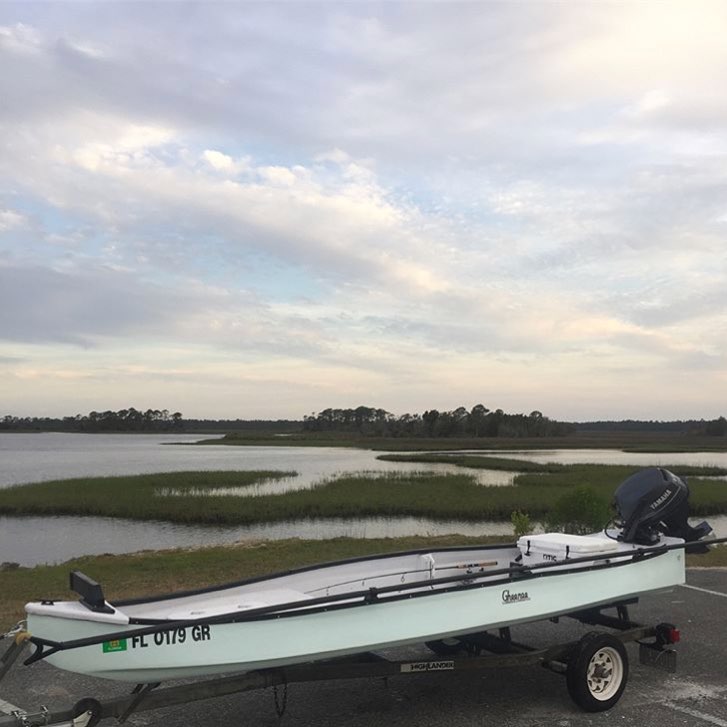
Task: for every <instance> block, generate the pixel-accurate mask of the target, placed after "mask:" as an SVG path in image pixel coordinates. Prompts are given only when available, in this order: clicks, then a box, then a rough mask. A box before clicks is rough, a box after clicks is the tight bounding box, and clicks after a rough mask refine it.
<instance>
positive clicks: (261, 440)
mask: <svg viewBox="0 0 727 727" xmlns="http://www.w3.org/2000/svg"><path fill="white" fill-rule="evenodd" d="M197 445H203V446H208V445H212V446H215V445H216V446H220V445H222V446H225V445H227V446H242V447H244V446H266V447H274V446H279V447H355V448H358V449H372V450H376V451H384V452H426V451H432V450H434V451H447V450H462V449H473V450H482V451H498V450H513V449H517V450H523V449H528V450H531V449H537V450H542V449H623V450H625V451H629V452H724V451H727V437H707V436H700V435H694V434H683V433H662V432H619V431H613V432H580V433H578V434H574V435H570V436H567V437H529V438H527V437H457V438H449V437H431V438H427V437H374V436H366V437H365V436H362V435H360V434H356V433H353V432H292V433H286V434H285V436H275V435H271V434H269V433H265V432H254V431H253V432H232V433H229V434H227V435H225V436H224V437H221V438H220V437H217V438H215V439H204V440H202V441H200V442H196V443H195V445H191V446H197Z"/></svg>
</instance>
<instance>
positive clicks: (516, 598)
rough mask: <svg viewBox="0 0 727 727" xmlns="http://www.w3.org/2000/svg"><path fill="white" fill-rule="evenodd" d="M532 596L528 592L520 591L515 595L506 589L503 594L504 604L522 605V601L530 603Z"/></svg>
mask: <svg viewBox="0 0 727 727" xmlns="http://www.w3.org/2000/svg"><path fill="white" fill-rule="evenodd" d="M529 600H530V596H529V595H528V592H527V591H518V592H517V593H513V592H512V591H511V590H510V589H509V588H506V589H505V590H504V591H503V592H502V602H503V603H520V601H529Z"/></svg>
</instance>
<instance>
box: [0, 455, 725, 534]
mask: <svg viewBox="0 0 727 727" xmlns="http://www.w3.org/2000/svg"><path fill="white" fill-rule="evenodd" d="M458 459H461V458H454V459H453V461H457V460H458ZM472 459H474V460H477V461H478V462H477V466H480V467H487V466H488V464H489V463H488V462H487V458H477V457H474V458H472ZM465 461H467V462H468V466H472V463H470V462H469V459H468V458H465ZM494 464H495V466H500V465H502V466H505V465H506V468H507V469H511V464H513V465H514V462H512V463H511V462H509V461H508V460H496V461H495V463H494ZM524 467H525V468H527V469H528V472H526V473H525V474H521V475H518V476H517V477H516V479H515V485H514V486H512V487H484V486H481V485H478V484H477V482H476V480H475V478H474V477H472V476H471V475H470V474H465V473H463V474H440V473H427V472H389V473H384V474H381V475H374V476H372V475H348V476H343V477H339V478H337V479H332V480H328V481H324V482H322V483H321V484H319V485H318V486H316V487H314V488H312V489H303V490H296V491H291V492H285V493H281V494H274V495H256V496H254V497H240V496H235V495H221V496H215V497H209V496H207V495H205V494H204V492H203V491H204V490H205V489H209V488H217V487H245V486H248V485H251V484H255V483H257V482H261V481H264V480H269V479H275V478H281V477H284V476H289V475H290V474H291V473H283V472H175V473H166V474H158V475H138V476H125V477H97V478H82V479H72V480H56V481H53V482H41V483H36V484H31V485H18V486H15V487H11V488H7V489H4V490H0V515H95V516H106V517H121V518H132V519H137V520H167V521H170V522H178V523H198V524H212V525H219V524H224V525H244V524H252V523H261V522H280V521H286V520H299V519H316V518H362V517H404V516H414V517H425V518H431V519H435V520H450V519H452V520H466V521H478V520H501V521H502V520H506V521H507V520H509V519H510V515H511V513H512V512H513V510H521V511H524V512H526V513H527V514H528V515H530V516H531V517H532V518H534V519H544V518H547V516H548V515H549V514H550V513H551V512H552V509H553V505H554V504H555V503H556V502H557V500H558V499H559V498H560V497H561V496H562V495H563V494H564V493H566V492H568V491H569V490H570V489H572V488H574V487H576V486H578V487H587V488H589V489H591V490H593V492H594V493H595V494H596V496H597V497H599V498H600V499H601V500H602V501H603V503H604V504H608V503H609V502H610V500H611V498H612V495H613V491H614V489H615V487H616V486H617V485H618V484H619V483H620V482H621V481H622V480H624V479H626V477H628V476H629V475H631V474H633V473H634V472H636V471H638V470H639V469H641V468H640V467H635V466H620V465H582V464H577V465H558V466H557V469H556V471H553V470H552V467H551V466H549V465H537V464H535V463H524ZM672 469H673V470H675V471H676V472H677V473H678V474H680V475H685V476H687V475H689V476H693V475H695V476H702V477H704V476H707V475H717V474H727V470H725V469H723V468H714V467H710V468H706V467H682V466H674V467H672ZM690 486H691V490H692V497H691V505H692V512H693V513H694V514H695V515H709V514H716V513H722V512H727V484H726V483H725V482H724V481H719V480H714V481H710V480H707V479H695V480H692V481H690ZM163 490H179V491H181V492H182V493H184V491H185V490H187V491H189V494H180V495H174V496H162V495H160V494H159V491H163ZM200 491H201V492H200Z"/></svg>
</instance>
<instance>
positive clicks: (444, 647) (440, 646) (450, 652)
mask: <svg viewBox="0 0 727 727" xmlns="http://www.w3.org/2000/svg"><path fill="white" fill-rule="evenodd" d="M424 646H426V647H427V649H429V650H430V651H433V652H434V653H435V654H436V655H437V656H454V655H455V654H459V653H460V652H461V651H463V650H464V645H463V644H462V642H461V641H460V640H459V639H436V640H435V641H425V642H424Z"/></svg>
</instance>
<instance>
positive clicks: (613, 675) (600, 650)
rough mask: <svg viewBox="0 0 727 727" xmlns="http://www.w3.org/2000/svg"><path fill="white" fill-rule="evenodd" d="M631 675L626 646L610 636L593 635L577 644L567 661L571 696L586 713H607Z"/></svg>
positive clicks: (595, 633)
mask: <svg viewBox="0 0 727 727" xmlns="http://www.w3.org/2000/svg"><path fill="white" fill-rule="evenodd" d="M628 675H629V659H628V655H627V653H626V648H625V647H624V645H623V643H622V642H621V641H620V640H619V639H617V638H616V637H615V636H611V634H604V633H600V632H598V631H591V632H590V633H587V634H586V635H585V636H584V637H583V638H582V639H581V640H580V641H579V642H578V645H577V646H576V647H575V650H574V652H573V655H572V656H571V658H570V659H569V661H568V669H567V671H566V683H567V685H568V693H569V694H570V696H571V698H572V699H573V701H574V702H575V703H576V704H577V705H578V706H579V707H581V709H583V710H585V711H586V712H604V711H606V710H607V709H611V707H613V705H614V704H616V702H618V700H619V699H620V698H621V695H622V694H623V691H624V689H625V688H626V681H627V679H628Z"/></svg>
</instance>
